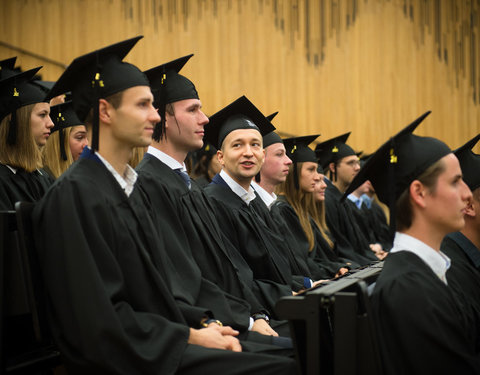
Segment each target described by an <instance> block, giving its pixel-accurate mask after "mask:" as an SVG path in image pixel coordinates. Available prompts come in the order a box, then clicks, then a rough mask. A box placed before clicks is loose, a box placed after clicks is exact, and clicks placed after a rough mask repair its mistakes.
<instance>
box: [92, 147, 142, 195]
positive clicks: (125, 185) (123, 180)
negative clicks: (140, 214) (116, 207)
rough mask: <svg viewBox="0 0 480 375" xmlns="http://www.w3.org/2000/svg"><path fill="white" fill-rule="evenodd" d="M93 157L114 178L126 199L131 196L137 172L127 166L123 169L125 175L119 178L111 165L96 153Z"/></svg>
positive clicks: (118, 174)
mask: <svg viewBox="0 0 480 375" xmlns="http://www.w3.org/2000/svg"><path fill="white" fill-rule="evenodd" d="M95 155H96V156H98V158H99V159H100V161H101V162H102V163H103V164H104V165H105V167H106V168H107V169H108V170H109V171H110V173H111V174H112V175H113V177H115V180H117V182H118V183H119V185H120V187H121V188H122V190H123V191H124V192H125V194H126V195H127V197H129V196H130V194H132V191H133V189H134V187H135V182H136V181H137V172H135V170H134V169H133V168H132V167H131V166H130V165H128V164H127V168H126V169H125V175H124V176H121V175H120V173H118V172H117V171H116V170H115V168H113V167H112V165H111V164H110V163H109V162H108V161H107V160H106V159H104V158H103V157H102V155H100V154H99V153H98V152H95Z"/></svg>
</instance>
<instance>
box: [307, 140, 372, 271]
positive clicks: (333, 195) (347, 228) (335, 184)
mask: <svg viewBox="0 0 480 375" xmlns="http://www.w3.org/2000/svg"><path fill="white" fill-rule="evenodd" d="M349 136H350V132H349V133H345V134H342V135H340V136H338V137H334V138H331V139H328V140H326V141H323V142H321V143H319V144H318V145H317V147H316V148H315V152H316V153H317V157H318V159H319V164H321V165H322V167H323V168H324V170H325V174H327V173H328V175H329V177H330V178H329V179H327V178H325V182H326V183H327V190H326V191H325V219H326V222H327V226H328V229H329V230H330V233H331V234H332V236H333V238H334V239H335V241H336V243H337V248H338V252H339V254H340V255H341V256H342V257H344V258H347V259H351V260H353V261H355V262H357V263H359V264H361V265H366V264H369V263H371V262H373V261H375V260H378V258H377V257H376V256H375V254H374V252H373V251H372V246H373V245H374V244H371V243H370V241H369V239H368V233H364V232H365V231H366V229H365V228H363V229H362V226H363V223H360V224H359V222H358V221H357V217H358V215H356V212H355V209H356V208H355V206H354V204H353V203H352V202H350V201H345V202H341V201H340V200H341V198H342V194H343V193H344V192H345V190H347V188H348V186H349V185H350V184H351V182H352V180H353V179H354V177H355V176H356V175H357V173H358V171H359V170H360V160H359V158H358V156H357V154H356V153H355V151H354V150H353V149H352V148H351V147H350V146H349V145H347V144H346V141H347V139H348V137H349ZM374 249H375V250H377V251H378V250H380V249H378V245H376V244H375V248H374Z"/></svg>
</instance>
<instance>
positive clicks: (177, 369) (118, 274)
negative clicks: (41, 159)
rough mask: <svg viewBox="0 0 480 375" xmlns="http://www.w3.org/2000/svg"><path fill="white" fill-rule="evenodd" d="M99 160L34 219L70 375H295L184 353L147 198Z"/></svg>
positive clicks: (245, 359)
mask: <svg viewBox="0 0 480 375" xmlns="http://www.w3.org/2000/svg"><path fill="white" fill-rule="evenodd" d="M95 158H96V157H95V156H94V155H93V156H92V155H91V156H89V157H87V158H81V159H80V160H79V161H78V162H77V163H75V165H73V166H72V167H71V168H70V169H69V170H68V171H67V172H66V173H65V174H64V175H63V176H62V177H60V178H59V179H58V180H57V182H56V183H55V184H54V186H53V188H52V189H50V190H49V192H48V193H47V194H46V196H45V197H44V198H43V199H42V200H41V201H40V202H39V203H38V204H37V206H36V207H35V209H34V214H33V223H34V228H35V239H36V244H37V247H38V252H39V259H40V264H41V268H42V274H43V277H44V281H45V285H46V290H47V293H48V300H49V314H50V321H51V326H52V332H53V335H54V337H55V339H56V342H57V344H58V346H59V348H60V351H61V352H62V355H63V357H64V359H65V363H66V365H67V370H68V371H69V374H173V373H178V374H191V373H195V371H200V372H203V373H209V372H211V371H219V369H221V368H223V369H227V368H228V370H230V372H231V373H242V372H245V371H250V372H252V373H262V374H263V373H264V371H266V370H267V371H270V373H272V374H274V373H275V372H274V371H285V373H291V372H292V363H291V361H289V360H288V359H287V358H281V357H270V356H267V355H260V354H252V353H232V352H229V351H223V350H215V349H207V348H203V347H200V346H196V345H189V344H188V343H187V341H188V337H189V328H188V326H187V325H186V321H185V319H184V316H183V313H182V311H181V310H180V309H179V307H178V304H177V301H175V299H174V296H173V295H172V294H171V292H170V290H171V289H172V286H171V285H170V283H169V281H168V280H169V278H168V277H167V273H166V272H165V270H166V269H167V268H168V267H171V264H169V261H168V259H167V258H165V257H161V256H158V254H159V252H155V251H152V249H155V248H157V247H161V246H164V245H165V244H164V243H163V242H162V239H160V238H159V237H158V236H157V235H156V232H155V228H154V226H153V223H152V221H151V218H150V215H149V213H148V209H147V207H145V205H144V201H145V198H144V197H142V196H141V194H142V193H141V191H140V190H139V189H138V188H135V189H134V191H133V192H132V194H131V195H130V197H127V196H126V195H125V193H124V192H123V191H122V189H121V188H120V186H119V184H118V182H117V181H116V180H115V179H114V177H113V176H112V175H111V173H110V172H108V170H107V169H106V168H105V166H104V165H103V164H102V163H101V162H100V161H99V160H98V159H97V160H95ZM52 223H55V231H54V234H52V228H51V225H52ZM46 233H49V234H48V236H47V235H46ZM278 364H283V365H281V366H279V365H278ZM283 366H286V368H287V370H283V368H284V367H283ZM273 368H275V369H276V370H273Z"/></svg>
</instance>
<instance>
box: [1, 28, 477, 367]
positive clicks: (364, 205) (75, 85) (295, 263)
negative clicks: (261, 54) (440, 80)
mask: <svg viewBox="0 0 480 375" xmlns="http://www.w3.org/2000/svg"><path fill="white" fill-rule="evenodd" d="M141 38H142V37H141V36H140V37H135V38H131V39H127V40H124V41H121V42H118V43H115V44H112V45H109V46H107V47H104V48H101V49H98V50H95V51H92V52H90V53H87V54H84V55H82V56H79V57H77V58H76V59H74V60H73V61H72V62H71V64H70V65H69V66H68V67H67V68H66V70H65V72H64V73H63V74H62V75H61V76H60V78H59V79H58V81H56V82H51V83H49V82H47V83H46V84H45V85H44V84H43V83H42V81H38V80H36V81H35V82H34V76H35V74H36V73H37V72H38V70H39V69H40V68H36V69H32V70H29V71H26V72H20V71H18V70H15V63H16V58H9V59H5V60H2V61H0V121H1V122H0V176H1V179H0V211H1V212H2V213H3V212H6V211H12V210H14V209H15V203H16V202H19V201H22V202H33V203H34V208H33V212H32V215H31V220H32V225H33V233H32V236H33V242H34V247H35V252H36V254H38V267H39V270H40V273H39V275H40V277H41V282H42V284H43V285H44V289H45V293H44V295H43V298H45V303H46V305H47V315H48V321H49V328H50V330H51V334H52V336H53V340H54V342H55V345H56V347H58V350H59V351H60V353H61V356H62V362H63V364H64V366H65V371H66V372H68V374H210V373H215V372H218V373H220V372H221V373H222V374H259V375H260V374H261V375H266V374H278V375H280V374H299V373H302V370H303V372H305V368H303V367H302V366H301V365H300V362H301V361H302V360H304V359H305V358H306V357H305V353H301V352H300V353H299V343H298V341H296V340H298V336H296V335H295V334H294V333H295V332H294V331H295V330H298V329H299V321H298V320H294V321H293V323H292V321H291V322H290V323H289V322H288V321H286V320H282V319H281V318H282V315H281V314H279V313H278V312H277V306H278V305H277V303H278V301H279V300H281V299H282V300H290V299H292V300H293V301H303V300H304V299H305V295H306V296H307V297H308V293H310V292H312V291H315V290H320V289H322V288H324V287H325V286H326V285H332V283H336V282H339V281H340V280H342V278H346V277H349V276H351V275H355V272H358V271H359V270H362V269H369V268H370V267H376V266H379V265H380V266H381V267H382V270H381V272H380V273H379V276H378V278H377V279H376V281H375V282H374V283H373V284H372V285H370V289H369V295H368V296H367V298H368V300H369V301H370V303H371V306H372V311H371V317H370V316H369V317H370V318H371V319H372V322H373V324H374V326H375V330H376V335H375V340H376V341H378V345H379V348H380V349H379V352H380V355H381V364H382V366H381V367H382V370H381V373H384V374H419V373H425V374H456V373H459V374H460V373H461V374H480V234H479V233H480V214H479V211H480V173H479V172H478V171H479V170H480V155H477V154H475V153H474V152H473V151H472V148H473V147H474V146H475V145H476V144H477V142H478V141H479V139H480V134H479V135H477V136H475V137H474V138H472V139H471V140H469V141H468V142H466V143H465V144H464V145H463V146H461V147H459V148H458V149H457V150H455V151H451V149H450V148H449V147H448V146H447V145H446V144H445V143H443V142H442V141H440V140H438V139H436V138H431V137H421V136H417V135H415V134H413V133H414V131H415V130H416V128H417V127H418V126H419V124H420V123H421V122H422V121H423V120H424V119H425V118H426V117H427V116H428V114H429V112H427V113H425V114H424V115H422V116H420V117H419V118H418V119H416V120H415V121H414V122H412V123H411V124H410V125H408V126H407V127H405V128H404V129H403V130H402V131H400V132H399V133H398V134H396V135H394V136H393V137H392V138H390V139H389V140H388V141H387V142H386V143H384V144H383V145H382V146H380V147H379V148H378V149H377V151H376V152H374V153H373V154H372V155H370V156H369V157H368V158H366V160H365V161H364V162H363V161H362V162H361V161H360V159H359V153H357V152H355V151H354V150H353V148H352V147H350V146H349V145H348V144H347V143H346V142H347V140H348V137H349V135H350V133H345V134H342V135H340V136H336V137H334V138H330V139H328V140H326V141H323V140H321V141H318V137H319V135H318V134H312V135H302V136H293V137H289V138H283V139H282V138H281V137H280V136H279V133H278V132H276V131H275V126H274V124H272V122H273V119H274V117H275V116H276V115H277V114H278V112H275V113H274V114H272V115H270V116H265V115H264V114H263V113H262V112H261V111H260V110H259V109H258V108H257V107H256V106H255V105H254V104H253V103H252V102H251V101H250V100H249V99H248V98H247V97H246V96H245V95H243V96H241V97H239V98H238V99H236V100H234V101H233V102H231V103H230V104H228V105H226V106H225V107H223V108H221V109H220V110H218V111H217V112H216V113H215V114H213V115H212V116H210V117H208V116H207V115H205V113H204V112H203V110H202V101H201V100H200V95H199V92H198V91H197V88H196V86H195V84H194V83H193V82H192V81H191V80H190V79H189V78H187V77H185V76H184V75H182V74H180V71H181V70H182V68H183V67H184V66H185V64H186V63H187V62H189V60H190V59H191V58H192V56H193V55H187V56H184V57H180V58H178V59H175V60H173V61H170V62H167V63H164V64H161V65H158V66H155V67H153V68H151V69H148V70H146V71H144V72H142V71H141V70H140V69H138V68H137V67H136V66H135V65H132V64H130V63H127V62H125V61H124V59H125V57H126V55H127V54H128V53H129V52H130V51H131V50H132V49H133V48H134V47H135V45H136V44H137V42H138V41H139V40H140V39H141ZM67 93H69V95H68V97H69V98H70V99H71V100H70V99H69V100H68V101H67V102H63V101H64V100H63V99H64V97H65V94H67ZM54 98H55V99H54ZM52 99H54V101H55V102H56V101H59V102H60V103H59V104H55V105H53V103H52V102H51V100H52ZM51 105H52V106H51ZM319 130H320V129H319ZM314 144H316V147H314ZM191 155H195V157H194V158H193V159H191V160H193V165H192V166H191V168H190V166H188V168H187V165H188V163H189V160H190V157H191ZM190 171H191V172H190ZM381 204H384V205H385V207H387V210H386V211H384V208H382V207H381ZM386 213H387V214H386ZM388 214H389V215H390V218H389V220H387V215H388ZM52 223H54V226H55V228H54V229H55V230H54V235H52V225H53V224H52ZM312 293H313V292H312ZM298 306H300V305H298ZM302 306H303V305H302ZM303 313H306V314H311V313H310V312H309V311H307V312H303ZM330 313H332V316H333V314H334V313H335V311H333V312H332V311H330V312H329V314H330ZM314 318H317V317H314ZM318 319H319V320H320V317H318ZM328 322H329V323H328V324H329V325H330V323H331V326H329V327H324V326H321V327H320V328H319V329H323V330H325V329H326V330H327V331H328V333H332V335H333V332H334V331H335V330H336V329H337V327H335V326H334V321H333V320H332V321H331V322H330V320H328ZM304 328H305V327H303V329H304ZM330 330H331V332H330ZM300 331H301V332H303V331H302V328H300ZM362 332H363V331H361V332H360V331H359V332H352V336H353V337H354V339H353V341H355V340H356V337H357V336H359V335H360V336H361V335H362ZM302 334H303V335H306V333H305V332H303V333H302ZM309 334H310V333H309ZM292 339H293V340H292ZM327 341H328V342H329V345H331V346H332V347H333V346H334V344H335V345H336V343H334V342H333V336H332V337H329V339H328V340H327ZM330 341H331V342H330ZM419 348H420V350H419ZM310 349H311V348H309V350H310ZM319 350H320V349H319ZM329 355H330V356H332V357H333V352H332V353H322V356H329ZM0 362H1V361H0ZM330 370H331V369H330V368H326V369H325V373H330ZM320 373H322V371H320ZM42 374H43V372H42Z"/></svg>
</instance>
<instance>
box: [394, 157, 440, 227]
mask: <svg viewBox="0 0 480 375" xmlns="http://www.w3.org/2000/svg"><path fill="white" fill-rule="evenodd" d="M445 168H446V165H445V163H444V162H443V160H442V159H440V160H438V161H437V162H435V163H433V164H432V165H431V166H430V167H428V168H427V169H426V170H425V171H424V172H423V173H422V174H421V175H420V176H418V177H417V178H416V180H418V181H420V182H421V183H422V184H423V185H424V186H425V187H426V188H427V189H429V190H430V191H431V192H432V193H434V192H435V189H436V188H437V181H438V176H440V174H441V173H442V172H444V171H445ZM395 213H396V214H395V219H396V223H397V231H403V230H406V229H408V228H410V227H411V226H412V221H413V207H412V203H411V202H410V185H409V186H408V187H407V188H406V189H405V190H404V191H403V192H402V194H401V195H400V197H399V198H398V199H397V202H396V204H395Z"/></svg>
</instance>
